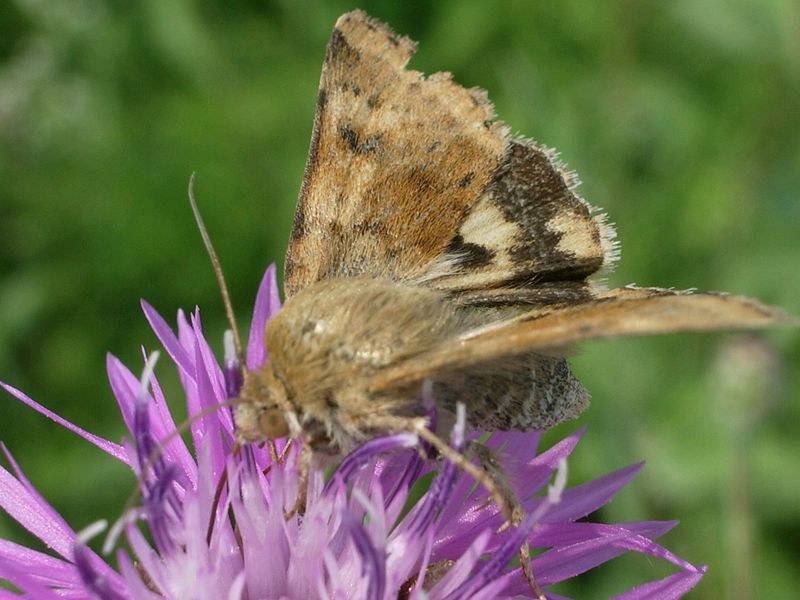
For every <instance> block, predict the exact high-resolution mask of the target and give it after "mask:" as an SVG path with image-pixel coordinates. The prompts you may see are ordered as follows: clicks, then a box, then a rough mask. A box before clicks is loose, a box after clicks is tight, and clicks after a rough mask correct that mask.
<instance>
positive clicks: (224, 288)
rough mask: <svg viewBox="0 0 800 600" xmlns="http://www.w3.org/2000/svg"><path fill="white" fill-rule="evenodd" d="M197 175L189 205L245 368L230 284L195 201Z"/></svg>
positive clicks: (190, 190) (194, 175) (191, 178)
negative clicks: (229, 289) (227, 281)
mask: <svg viewBox="0 0 800 600" xmlns="http://www.w3.org/2000/svg"><path fill="white" fill-rule="evenodd" d="M196 175H197V173H195V172H194V171H193V172H192V176H191V177H190V178H189V204H190V205H191V207H192V214H193V215H194V220H195V221H196V222H197V228H198V229H199V230H200V236H201V237H202V238H203V244H205V247H206V251H207V252H208V257H209V258H210V259H211V266H212V267H213V268H214V275H215V276H216V277H217V283H218V284H219V291H220V293H221V294H222V302H223V304H224V305H225V314H226V315H227V317H228V326H229V327H230V329H231V331H232V332H233V343H234V346H235V347H236V355H237V356H238V357H239V364H240V365H242V368H244V360H243V357H244V354H243V353H242V340H241V339H240V338H239V328H238V327H237V326H236V316H235V315H234V313H233V305H232V304H231V296H230V294H229V293H228V284H227V283H226V282H225V275H224V274H223V273H222V266H221V265H220V264H219V258H217V252H216V250H214V245H213V244H212V243H211V238H210V237H209V235H208V230H207V229H206V224H205V223H204V222H203V217H202V216H201V215H200V209H199V208H197V202H196V201H195V199H194V181H195V178H196Z"/></svg>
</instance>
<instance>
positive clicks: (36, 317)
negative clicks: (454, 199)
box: [0, 0, 800, 598]
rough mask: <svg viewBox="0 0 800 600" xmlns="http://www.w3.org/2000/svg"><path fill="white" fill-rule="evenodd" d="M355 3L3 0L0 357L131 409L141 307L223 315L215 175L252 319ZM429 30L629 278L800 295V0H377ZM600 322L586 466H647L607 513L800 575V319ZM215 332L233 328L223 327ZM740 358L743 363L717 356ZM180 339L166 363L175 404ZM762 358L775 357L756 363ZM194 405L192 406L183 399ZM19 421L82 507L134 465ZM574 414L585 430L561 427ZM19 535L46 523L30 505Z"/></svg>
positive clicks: (90, 409) (17, 413)
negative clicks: (127, 388) (664, 522)
mask: <svg viewBox="0 0 800 600" xmlns="http://www.w3.org/2000/svg"><path fill="white" fill-rule="evenodd" d="M351 8H353V6H352V5H351V4H349V3H345V2H342V1H338V0H337V1H326V2H323V1H322V0H299V1H295V2H292V1H289V0H276V1H271V2H259V1H256V0H250V1H246V0H238V1H235V2H223V1H221V0H217V1H206V2H192V1H190V0H170V1H168V2H164V1H161V0H140V1H138V2H121V1H119V0H117V1H111V0H109V1H105V2H104V1H100V0H48V1H47V2H42V1H35V0H11V1H10V2H9V0H5V2H4V4H3V7H2V9H0V275H1V276H2V277H1V278H0V379H2V380H4V381H7V382H9V383H11V384H13V385H15V386H16V387H18V388H20V389H23V390H25V391H26V392H28V393H29V394H30V395H31V396H32V397H34V398H35V399H37V400H39V401H40V402H42V403H43V404H45V405H46V406H48V407H49V408H51V409H53V410H55V411H56V412H58V413H59V414H61V415H63V416H65V417H66V418H68V419H70V420H72V421H74V422H75V423H78V424H80V425H82V426H84V427H86V428H88V429H89V430H91V431H93V432H96V433H98V434H101V435H104V436H106V437H108V438H110V439H114V440H118V439H119V438H120V437H121V436H122V434H123V429H122V425H121V421H120V419H119V418H118V416H117V411H116V409H115V406H114V402H113V399H112V396H111V394H110V392H109V390H108V386H107V384H106V380H105V377H104V353H105V352H106V351H110V352H113V353H114V354H116V355H118V356H119V357H121V358H122V359H123V360H124V361H125V362H126V363H127V364H129V365H130V366H131V368H132V369H133V370H134V371H138V370H139V369H140V366H141V362H142V361H141V350H140V345H144V346H146V347H147V348H148V349H153V348H155V347H156V340H155V337H154V335H153V334H152V333H151V332H150V331H149V329H148V327H147V326H146V323H145V320H144V318H143V317H142V315H141V313H140V311H139V307H138V302H137V299H138V298H139V297H144V298H147V299H148V300H149V301H150V302H151V303H152V304H153V305H154V306H155V307H156V308H158V309H159V310H160V311H162V312H163V314H165V315H166V316H171V315H174V314H175V311H176V310H177V309H178V308H179V307H183V308H192V307H193V306H194V305H195V304H198V305H200V306H202V307H203V311H204V312H203V315H204V318H205V327H206V330H207V332H208V333H209V336H210V339H212V340H219V339H221V335H222V331H223V329H224V327H225V322H224V316H223V310H222V306H221V302H220V299H219V294H218V291H217V287H216V283H215V281H214V277H213V274H212V272H211V269H210V267H209V265H208V261H207V258H206V256H205V253H204V250H203V247H202V244H201V242H200V238H199V235H198V233H197V231H196V228H195V225H194V222H193V220H192V217H191V214H190V212H189V208H188V204H187V201H186V186H187V182H188V178H189V175H190V173H191V172H192V171H197V173H198V183H197V195H198V199H199V202H200V204H201V206H202V210H203V212H204V215H205V219H206V222H207V224H208V225H209V228H210V232H211V235H212V236H213V238H214V240H215V243H216V245H217V250H218V252H219V254H220V256H221V258H222V261H223V264H224V267H225V271H226V274H227V277H228V281H229V284H230V287H231V292H232V295H233V297H234V301H235V303H236V305H237V307H238V311H239V313H240V319H242V321H244V319H243V317H246V316H247V312H248V309H249V306H250V304H251V302H252V299H253V297H254V294H255V290H256V286H257V284H258V281H259V278H260V276H261V273H262V271H263V269H264V268H265V267H266V266H267V264H268V263H270V262H273V261H277V262H279V263H281V262H282V257H283V249H284V247H285V244H286V241H287V237H288V231H289V226H290V222H291V215H292V212H293V206H294V201H295V198H296V194H297V190H298V187H299V183H300V179H301V175H302V169H303V164H304V161H305V155H306V150H307V147H308V139H309V134H310V127H311V121H312V115H313V110H314V103H315V96H316V87H317V82H318V76H319V70H320V65H321V62H322V57H323V50H324V45H325V43H326V40H327V37H328V34H329V32H330V29H331V27H332V25H333V23H334V21H335V19H336V17H337V16H338V15H339V14H340V13H342V12H345V11H346V10H349V9H351ZM362 8H365V9H366V10H368V12H370V13H371V14H372V15H373V16H376V17H379V18H381V19H383V20H385V21H388V22H389V23H391V24H392V26H393V27H394V28H395V29H396V30H397V31H399V32H402V33H406V34H408V35H410V36H412V37H413V38H414V39H416V40H419V41H420V49H419V53H418V56H417V57H416V58H415V59H414V61H413V63H412V64H413V66H414V67H415V68H417V69H421V70H423V71H426V72H429V73H430V72H433V71H437V70H449V71H452V72H453V73H454V74H455V76H456V79H457V80H458V81H459V82H461V83H463V84H465V85H468V86H473V85H480V86H481V87H484V88H486V89H488V90H489V91H490V95H491V97H492V99H493V100H494V102H495V104H496V107H497V111H498V113H499V115H500V116H501V117H502V118H503V119H504V120H505V121H506V122H508V123H509V124H510V125H511V126H512V127H513V128H514V129H515V130H516V131H520V132H524V133H525V134H526V135H529V136H531V137H534V138H536V139H537V140H539V141H541V142H543V143H546V144H548V145H552V146H556V147H557V148H558V149H559V150H560V151H561V154H562V157H563V158H564V159H565V160H566V161H567V162H568V163H569V165H570V166H571V167H573V168H575V169H576V170H577V171H578V172H579V173H580V174H581V177H582V179H583V180H584V182H585V183H584V185H583V188H582V191H583V193H584V195H585V196H586V197H587V198H588V199H589V200H590V201H591V202H592V203H594V204H596V205H599V206H602V207H604V208H605V209H607V210H608V212H609V214H610V216H611V218H612V220H613V221H614V222H616V224H617V227H618V230H619V236H620V239H621V240H622V242H623V245H622V249H623V260H622V262H621V263H620V265H619V267H618V268H617V270H616V271H615V272H614V273H612V274H610V275H609V280H610V282H611V283H612V284H614V285H617V284H625V283H629V282H631V281H636V282H637V283H640V284H643V285H664V286H675V287H678V288H687V287H693V286H697V287H700V288H704V289H726V290H729V291H733V292H738V293H746V294H750V295H754V296H758V297H760V298H762V299H763V300H765V301H768V302H771V303H774V304H778V305H781V306H783V307H785V308H786V309H787V310H789V311H790V312H793V313H795V314H800V279H798V276H797V272H798V268H797V265H798V264H800V243H799V242H800V203H799V202H798V190H800V135H799V134H800V35H798V31H800V5H798V4H797V3H796V2H791V1H790V0H704V1H703V2H695V1H693V0H675V1H673V2H658V1H655V0H643V1H639V2H634V1H631V0H617V1H608V2H594V3H592V2H581V1H562V2H555V1H551V2H546V1H530V2H527V1H516V2H513V1H502V2H482V1H480V0H447V1H444V0H443V1H440V2H436V3H427V2H388V1H384V2H377V1H376V2H363V3H362ZM736 340H737V338H733V337H730V336H727V337H726V336H696V337H691V336H675V337H672V338H665V339H647V340H626V341H620V342H604V343H602V344H595V345H592V346H590V347H587V348H586V349H584V350H582V351H581V353H580V354H579V355H578V356H577V357H576V358H575V361H574V362H575V365H576V369H577V370H578V372H579V374H581V376H582V377H583V379H584V381H585V382H586V384H587V386H588V387H589V389H590V390H591V391H592V393H593V396H594V399H595V403H594V406H593V408H592V409H591V410H590V411H588V413H587V414H586V415H585V416H584V417H582V419H581V422H582V423H584V424H588V425H589V431H588V434H587V435H586V437H585V439H584V441H583V443H582V444H581V446H580V447H579V449H578V451H577V453H576V455H575V458H574V459H573V460H572V462H571V480H572V481H573V482H580V481H585V480H587V479H589V478H592V477H595V476H598V475H600V474H603V473H605V472H607V471H609V470H611V469H615V468H619V467H622V466H624V465H626V464H628V463H631V462H634V461H638V460H647V461H648V466H647V468H646V469H645V470H644V472H643V473H642V474H641V475H640V476H639V478H638V479H637V480H636V481H635V482H634V483H633V484H632V485H631V486H630V488H629V489H627V490H626V491H624V492H623V493H622V494H621V495H620V497H619V498H618V499H617V500H615V501H614V502H613V503H612V504H611V505H609V506H608V507H607V508H605V509H603V510H602V512H601V515H600V517H601V518H603V519H606V520H612V521H630V520H635V519H672V518H678V519H681V520H682V524H681V526H680V527H678V528H677V529H676V530H674V531H673V532H671V533H670V534H669V535H667V536H666V537H665V538H664V543H665V544H666V545H667V546H668V547H669V548H671V549H672V550H674V551H675V552H677V553H678V554H680V555H681V556H683V557H685V558H687V559H688V560H690V561H692V562H694V563H695V564H703V563H707V564H709V565H710V571H709V574H708V576H707V578H706V580H705V581H704V582H703V583H702V584H701V586H700V587H699V588H698V589H697V590H696V591H695V592H693V594H692V597H694V598H719V597H722V596H725V597H729V598H747V597H751V596H759V597H775V598H777V597H781V598H785V597H791V596H793V595H795V594H796V590H797V589H800V574H798V571H797V570H796V567H797V564H799V561H800V549H799V548H798V542H797V540H798V539H800V509H799V507H800V494H799V493H798V492H800V468H798V463H799V462H800V435H798V434H799V433H800V427H799V424H800V403H799V402H798V396H797V394H794V393H792V390H795V389H798V387H800V381H798V373H799V371H798V368H797V364H798V358H800V341H799V340H798V336H797V335H796V334H795V333H793V332H789V331H777V332H769V333H765V334H763V335H760V336H759V337H758V338H756V339H750V338H748V339H747V340H746V341H744V342H738V341H736ZM217 347H219V344H217ZM721 357H727V358H724V359H723V358H721ZM166 363H167V361H164V363H163V364H162V365H161V366H160V367H159V369H158V372H159V375H160V377H162V378H163V379H165V380H166V385H167V389H168V392H170V395H171V396H172V397H173V399H175V400H176V406H179V402H177V401H179V400H180V396H179V394H178V391H177V390H178V388H177V382H176V377H175V375H174V373H172V372H171V369H170V368H169V367H168V366H167V364H166ZM753 365H759V367H758V368H752V366H753ZM178 410H179V411H180V410H181V409H178ZM0 419H1V421H0V438H2V440H3V441H4V442H5V443H6V444H7V445H8V447H9V448H10V449H11V451H12V452H13V453H14V454H15V455H16V457H17V458H18V459H19V461H20V463H21V465H22V467H23V468H24V469H25V470H26V472H27V473H28V475H29V476H30V478H31V479H32V481H33V482H34V484H36V485H37V486H38V487H39V489H41V490H42V491H43V493H44V495H45V496H46V497H47V498H49V499H50V500H52V503H53V505H54V506H55V507H56V508H58V509H59V510H60V511H62V513H63V514H64V515H65V516H66V518H67V520H68V521H69V522H70V523H71V524H72V525H73V526H74V527H76V528H80V527H83V526H85V525H87V524H88V523H89V522H91V521H93V520H95V519H97V518H101V517H105V518H110V519H113V518H115V517H116V516H117V514H118V512H119V511H120V509H121V508H122V505H123V503H124V501H125V498H126V496H127V494H128V493H129V491H130V487H131V486H132V484H133V480H132V478H131V477H130V476H129V474H128V472H127V469H125V468H123V467H121V466H120V465H118V464H116V463H115V462H114V461H113V460H111V459H109V458H106V457H104V456H102V455H101V453H100V452H98V451H96V450H95V449H94V448H92V447H90V446H89V445H88V444H86V443H84V442H81V441H78V440H77V439H75V438H74V436H72V435H71V434H68V433H66V432H64V431H62V430H61V429H60V428H59V427H57V426H55V425H54V424H52V423H50V422H49V421H47V420H45V419H44V418H42V417H40V416H38V415H36V414H34V413H33V411H31V410H29V409H27V408H25V407H23V406H21V405H19V404H18V403H17V402H16V401H13V400H12V399H11V398H10V397H8V396H5V397H3V398H2V400H0ZM577 426H578V425H577V424H574V423H571V424H568V425H564V426H561V427H560V428H559V430H558V431H557V432H553V433H551V434H550V435H549V436H548V439H549V440H554V439H556V437H557V435H563V434H564V433H566V432H569V431H572V430H574V429H575V428H576V427H577ZM0 534H2V535H3V536H12V537H14V538H15V539H25V538H24V535H23V534H22V533H21V532H20V531H19V530H18V529H17V528H16V527H15V526H13V525H12V524H11V523H9V522H8V520H7V519H5V518H3V520H0ZM666 573H667V571H666V570H665V569H663V568H662V565H660V564H659V563H658V561H647V560H646V559H643V558H641V557H631V558H628V557H626V558H622V559H618V560H617V561H615V562H614V563H612V565H609V566H607V567H605V568H603V569H600V570H598V572H597V573H593V574H591V575H589V576H588V577H586V578H584V579H583V580H582V581H583V585H584V587H582V588H580V587H575V586H571V587H569V586H568V587H562V588H559V589H560V591H562V592H564V593H569V594H573V595H575V596H578V597H593V598H601V597H606V596H608V595H610V594H611V593H612V592H614V591H617V592H618V591H620V590H622V589H625V587H626V586H631V585H633V584H635V583H636V582H641V581H643V580H644V579H647V578H653V577H658V576H663V575H665V574H666Z"/></svg>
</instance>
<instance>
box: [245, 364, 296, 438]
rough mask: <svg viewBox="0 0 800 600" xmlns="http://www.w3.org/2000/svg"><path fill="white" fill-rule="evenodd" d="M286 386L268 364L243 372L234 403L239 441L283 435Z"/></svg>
mask: <svg viewBox="0 0 800 600" xmlns="http://www.w3.org/2000/svg"><path fill="white" fill-rule="evenodd" d="M287 406H288V400H287V395H286V387H285V386H284V385H283V383H282V382H281V381H280V379H278V378H277V377H276V376H275V373H274V372H273V370H272V368H271V367H270V365H269V364H267V365H265V366H264V367H262V368H261V369H258V370H257V371H251V372H248V373H247V374H246V375H245V380H244V385H243V386H242V391H241V394H240V395H239V403H238V404H237V405H236V415H235V419H236V430H237V436H238V437H239V439H240V440H241V441H242V442H261V441H264V440H274V439H277V438H281V437H286V436H287V435H289V433H290V428H289V424H288V422H287V420H286V409H287Z"/></svg>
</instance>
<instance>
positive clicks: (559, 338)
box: [372, 287, 793, 429]
mask: <svg viewBox="0 0 800 600" xmlns="http://www.w3.org/2000/svg"><path fill="white" fill-rule="evenodd" d="M782 323H785V324H788V323H793V321H792V320H791V319H790V318H789V317H787V316H786V315H785V314H783V313H782V312H780V311H778V310H776V309H774V308H771V307H768V306H765V305H763V304H761V303H759V302H757V301H756V300H752V299H750V298H745V297H741V296H730V295H726V294H692V293H688V292H679V291H672V290H664V289H658V288H636V287H627V288H619V289H615V290H610V291H607V292H603V293H601V294H599V297H597V298H596V299H594V300H591V301H589V302H586V303H583V304H578V305H574V306H567V307H561V308H557V307H545V308H541V309H535V310H532V311H530V312H527V313H524V314H521V315H519V316H516V317H512V318H510V319H506V320H503V321H500V322H496V323H492V324H489V325H486V326H483V327H478V328H475V329H472V330H469V331H467V332H466V333H464V334H463V335H461V336H459V337H457V338H454V339H451V340H448V341H445V342H444V343H442V344H441V345H439V346H438V347H435V348H433V349H431V350H430V351H429V352H426V353H424V354H421V355H419V356H417V357H414V358H412V359H409V360H407V361H404V362H403V363H400V364H398V365H396V366H394V367H392V368H391V369H387V370H386V371H385V372H383V373H381V374H380V375H379V376H378V377H376V378H375V380H374V381H373V384H372V390H373V392H375V393H381V392H384V391H387V390H391V389H395V388H397V387H405V386H408V385H410V384H412V383H413V382H420V381H422V380H424V379H426V378H434V379H436V378H439V379H441V378H442V374H443V373H450V374H451V375H450V376H449V379H448V378H445V381H446V382H447V381H451V380H453V379H456V380H457V378H458V377H459V376H461V377H463V376H465V374H468V373H472V372H473V369H475V368H479V369H480V367H478V365H483V364H486V363H495V364H496V365H498V364H501V363H500V362H498V361H501V359H502V358H503V357H509V358H511V359H513V360H512V362H511V364H512V365H515V364H517V363H518V360H519V359H517V358H514V357H519V356H522V357H526V356H532V357H534V358H535V357H537V356H538V357H540V358H541V357H542V356H544V355H546V354H549V353H552V354H554V355H556V356H557V355H558V353H559V352H561V351H563V349H565V348H568V347H569V346H571V345H573V344H576V343H578V342H582V341H585V340H590V339H597V338H610V337H619V336H634V335H650V334H659V333H671V332H678V331H709V330H718V329H750V328H759V327H765V326H768V325H775V324H782ZM534 353H536V354H534ZM523 360H527V359H524V358H523ZM553 364H554V365H556V366H557V364H556V363H553ZM558 368H560V367H558ZM535 369H536V367H535V365H534V368H533V370H532V372H533V373H534V374H535ZM512 370H513V372H515V373H517V374H519V373H520V371H519V369H518V368H516V367H513V366H512ZM480 372H481V371H479V373H480ZM532 377H533V378H534V379H535V375H532ZM555 380H556V381H560V383H555V382H554V383H552V384H551V385H557V386H562V387H563V386H567V387H568V389H573V388H572V387H571V386H572V384H571V383H569V381H571V380H572V375H571V374H566V375H564V376H559V377H556V378H555ZM511 381H512V380H510V383H509V384H507V385H506V388H505V390H506V391H508V390H511V388H512V387H513V385H514V384H513V383H511ZM517 384H518V385H517V387H515V388H513V391H508V394H509V395H513V394H514V393H516V394H517V400H516V401H514V402H508V403H506V407H503V406H499V405H498V406H495V410H494V412H493V414H492V416H491V421H492V423H493V425H495V426H496V427H497V428H498V429H507V428H511V429H520V428H521V429H525V428H526V427H525V424H524V423H521V422H520V421H521V419H520V411H521V410H524V411H528V413H527V414H533V417H531V420H530V422H529V423H528V427H527V428H529V429H538V428H540V427H539V425H540V424H541V423H540V421H542V420H545V421H548V422H550V419H551V416H552V415H538V414H536V411H535V410H532V409H535V408H536V406H537V405H539V404H541V402H543V401H545V402H546V398H547V396H546V395H545V396H544V400H543V397H542V396H541V393H540V394H539V395H537V393H536V390H535V388H530V389H526V388H525V382H524V381H523V382H519V381H517ZM540 392H541V391H540ZM583 400H585V397H584V398H582V397H581V396H580V394H579V393H578V392H574V393H570V394H566V395H562V396H560V397H555V404H553V403H552V402H551V403H550V405H549V406H548V407H547V408H548V410H549V411H550V412H551V413H554V414H557V415H558V420H559V421H560V420H564V419H568V418H572V417H575V416H577V414H578V413H580V411H581V410H582V409H583V407H584V406H585V402H583ZM468 401H469V402H470V403H471V402H472V399H469V400H468ZM474 402H475V403H476V406H475V409H476V410H481V409H480V408H479V406H480V403H481V399H478V398H476V399H474ZM559 403H560V404H559ZM482 410H486V408H485V406H484V408H483V409H482ZM550 424H553V423H550Z"/></svg>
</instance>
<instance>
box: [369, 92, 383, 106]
mask: <svg viewBox="0 0 800 600" xmlns="http://www.w3.org/2000/svg"><path fill="white" fill-rule="evenodd" d="M380 99H381V97H380V94H378V93H377V92H376V93H374V94H372V95H371V96H370V97H369V98H367V107H368V108H370V109H375V108H377V107H378V106H379V105H380Z"/></svg>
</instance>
